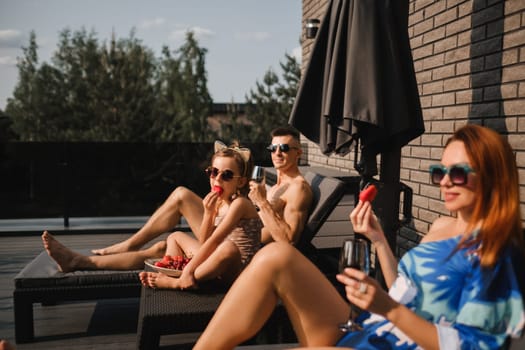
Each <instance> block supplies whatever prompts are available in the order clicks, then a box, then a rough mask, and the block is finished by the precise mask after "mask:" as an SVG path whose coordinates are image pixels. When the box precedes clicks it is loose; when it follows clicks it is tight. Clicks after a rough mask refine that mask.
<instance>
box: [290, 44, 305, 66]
mask: <svg viewBox="0 0 525 350" xmlns="http://www.w3.org/2000/svg"><path fill="white" fill-rule="evenodd" d="M292 56H293V57H295V59H296V60H297V62H299V63H301V60H302V59H303V49H302V48H301V46H296V47H294V48H293V50H292Z"/></svg>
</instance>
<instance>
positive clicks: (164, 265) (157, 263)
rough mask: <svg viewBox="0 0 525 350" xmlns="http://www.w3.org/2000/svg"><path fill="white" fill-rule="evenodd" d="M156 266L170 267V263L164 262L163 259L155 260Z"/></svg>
mask: <svg viewBox="0 0 525 350" xmlns="http://www.w3.org/2000/svg"><path fill="white" fill-rule="evenodd" d="M155 266H157V267H162V268H166V267H168V265H166V264H164V263H163V262H162V261H157V262H155Z"/></svg>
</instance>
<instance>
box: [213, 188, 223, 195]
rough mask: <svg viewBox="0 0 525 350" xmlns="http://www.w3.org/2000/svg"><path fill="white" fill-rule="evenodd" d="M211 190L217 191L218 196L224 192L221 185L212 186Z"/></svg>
mask: <svg viewBox="0 0 525 350" xmlns="http://www.w3.org/2000/svg"><path fill="white" fill-rule="evenodd" d="M211 190H212V191H213V192H217V193H218V194H219V196H220V195H221V194H222V192H224V189H223V188H222V187H221V186H213V187H212V189H211Z"/></svg>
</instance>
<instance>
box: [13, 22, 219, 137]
mask: <svg viewBox="0 0 525 350" xmlns="http://www.w3.org/2000/svg"><path fill="white" fill-rule="evenodd" d="M59 35H60V37H59V43H58V46H57V50H56V51H55V53H54V55H53V58H52V63H44V64H42V65H40V66H39V62H38V55H37V49H38V46H37V43H36V35H35V34H34V33H32V34H31V38H30V42H29V45H28V47H27V48H23V50H24V51H23V52H24V55H23V57H22V58H21V59H19V62H18V69H19V81H18V84H17V86H16V87H15V91H14V93H13V98H11V99H9V100H8V104H7V107H6V112H7V113H8V114H9V116H11V117H12V118H13V129H14V130H15V131H16V133H17V134H18V135H20V139H22V140H24V141H191V142H200V141H209V140H213V139H214V135H213V134H211V132H210V130H209V128H208V122H207V118H208V116H209V114H210V108H211V104H212V100H211V97H210V95H209V92H208V89H207V73H206V69H205V55H206V49H204V48H201V47H199V45H198V43H197V41H196V40H195V38H194V36H193V34H192V33H188V34H187V36H186V42H185V43H184V45H183V46H182V47H181V48H180V49H179V50H177V51H176V56H175V57H172V56H171V54H170V51H169V48H167V47H165V48H164V49H163V53H162V56H161V57H160V59H156V58H155V57H154V55H153V53H152V51H151V50H150V49H148V48H147V47H145V46H144V45H143V44H142V42H141V41H140V40H138V39H137V38H136V37H135V35H134V31H132V32H131V34H130V36H129V37H128V38H124V39H117V38H115V35H112V37H111V40H110V41H109V43H106V42H103V43H99V41H98V39H97V37H96V33H94V32H93V31H91V32H90V33H88V32H87V31H86V30H85V29H82V30H79V31H76V32H72V31H71V30H69V29H65V30H63V31H62V32H61V33H60V34H59Z"/></svg>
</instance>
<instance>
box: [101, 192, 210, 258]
mask: <svg viewBox="0 0 525 350" xmlns="http://www.w3.org/2000/svg"><path fill="white" fill-rule="evenodd" d="M203 213H204V208H203V206H202V198H200V197H199V196H198V195H196V194H195V193H194V192H192V191H190V190H189V189H187V188H186V187H183V186H179V187H177V188H176V189H175V190H174V191H173V192H172V193H171V194H170V196H169V197H168V198H167V199H166V201H165V202H164V203H163V204H162V205H161V206H160V207H159V208H158V209H157V210H156V211H155V212H154V213H153V215H152V216H151V217H150V218H149V219H148V221H147V222H146V224H144V226H143V227H142V228H141V229H140V230H138V231H137V232H136V233H134V234H133V235H132V236H131V237H129V238H128V239H126V240H124V241H122V242H118V243H115V244H113V245H111V246H109V247H106V248H102V249H94V250H93V251H92V252H93V254H98V255H108V254H115V253H122V252H127V251H134V250H138V249H140V248H141V247H142V246H143V245H144V244H146V243H147V242H149V241H151V240H152V239H154V238H156V237H158V236H159V235H161V234H163V233H165V232H168V231H171V230H172V229H173V228H174V227H175V226H177V224H178V223H179V222H180V218H181V216H184V217H185V218H186V221H187V222H188V224H189V225H190V229H191V230H192V232H194V233H197V232H199V228H200V224H201V222H202V216H203Z"/></svg>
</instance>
